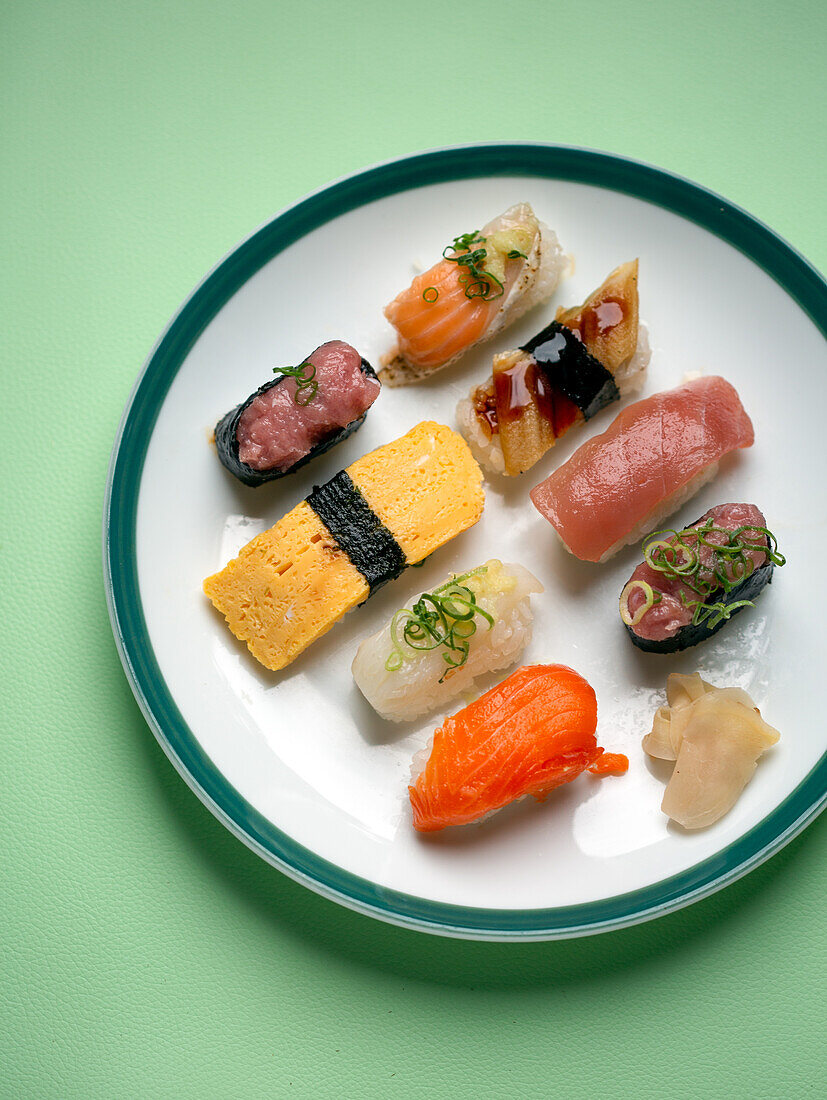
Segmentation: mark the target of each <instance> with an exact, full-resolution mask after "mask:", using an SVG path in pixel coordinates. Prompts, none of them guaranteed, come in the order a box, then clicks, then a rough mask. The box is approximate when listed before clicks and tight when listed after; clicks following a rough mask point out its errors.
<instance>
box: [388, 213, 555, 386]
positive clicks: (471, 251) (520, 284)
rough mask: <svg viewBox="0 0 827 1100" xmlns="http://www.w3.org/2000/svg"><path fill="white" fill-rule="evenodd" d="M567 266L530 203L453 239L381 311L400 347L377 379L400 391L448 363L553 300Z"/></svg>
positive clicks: (394, 351)
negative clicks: (432, 264) (547, 301)
mask: <svg viewBox="0 0 827 1100" xmlns="http://www.w3.org/2000/svg"><path fill="white" fill-rule="evenodd" d="M567 263H568V257H567V256H565V255H564V253H563V250H562V249H561V247H560V242H559V241H558V240H557V236H556V235H555V234H554V233H553V232H552V230H550V229H549V228H548V227H547V226H545V225H543V224H542V222H540V221H538V219H537V217H536V215H535V213H534V211H533V210H532V209H531V206H530V205H529V204H528V203H527V202H521V203H517V204H516V205H515V206H512V207H510V208H509V209H508V210H506V211H505V213H504V214H501V215H500V216H499V217H497V218H494V219H493V220H492V221H490V222H488V224H487V225H485V226H484V227H483V228H482V229H481V230H479V231H475V232H474V233H465V234H462V235H461V236H459V237H456V238H454V242H453V244H452V245H449V246H448V248H446V249H445V252H444V254H443V258H442V259H441V260H439V261H438V262H437V263H436V264H434V266H433V267H431V268H429V269H428V270H427V271H425V272H423V273H422V274H421V275H417V276H416V277H415V278H414V280H413V282H412V283H411V285H410V286H408V287H406V288H405V289H404V290H402V291H400V293H399V294H397V296H396V297H395V298H394V299H393V301H392V302H390V303H389V304H388V305H387V306H386V307H385V316H386V317H387V319H388V320H389V321H390V323H391V324H392V325H393V327H394V329H395V330H396V336H397V343H396V346H395V347H394V348H393V349H392V350H391V351H390V352H389V353H388V355H386V356H385V357H384V359H383V361H382V363H383V369H382V370H381V371H380V372H379V377H380V379H381V380H382V382H385V383H387V384H388V385H390V386H405V385H408V384H410V383H411V382H417V381H419V380H420V379H422V378H427V377H428V376H429V375H431V374H433V373H434V372H435V371H437V370H441V369H442V368H443V367H446V366H448V364H449V363H453V362H454V360H456V359H458V358H459V357H460V356H461V355H464V354H465V352H466V351H468V350H469V349H470V348H472V347H474V346H475V345H477V344H479V343H482V341H484V340H489V339H490V338H491V337H492V336H494V335H495V334H496V333H498V332H500V331H501V330H502V329H504V328H505V327H506V325H510V324H512V322H514V321H516V320H517V318H518V317H521V316H522V315H523V314H524V313H525V312H526V310H529V309H531V308H532V306H536V305H538V304H539V303H540V302H544V301H546V299H548V298H550V297H551V295H552V294H553V293H554V291H555V290H556V288H557V284H558V283H559V282H560V279H561V277H562V275H563V272H564V270H565V268H566V266H567Z"/></svg>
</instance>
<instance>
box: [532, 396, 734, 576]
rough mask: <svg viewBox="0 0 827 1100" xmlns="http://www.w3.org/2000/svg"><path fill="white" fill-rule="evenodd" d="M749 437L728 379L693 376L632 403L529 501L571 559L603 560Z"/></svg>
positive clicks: (707, 477) (649, 527)
mask: <svg viewBox="0 0 827 1100" xmlns="http://www.w3.org/2000/svg"><path fill="white" fill-rule="evenodd" d="M753 439H754V433H753V428H752V422H751V420H750V418H749V417H748V416H747V414H746V412H745V411H744V407H743V405H742V404H741V401H740V399H739V397H738V394H737V393H736V391H735V389H734V388H733V387H732V386H731V385H730V384H729V382H727V381H726V380H725V379H723V378H720V377H718V376H715V375H713V376H711V377H709V378H696V379H695V380H694V381H692V382H687V383H685V384H684V385H683V386H678V387H677V389H674V390H667V391H665V392H664V393H656V394H653V396H652V397H647V398H644V400H643V401H636V402H635V403H634V404H633V405H629V406H628V407H627V408H626V409H624V410H623V411H622V412H621V413H619V414H618V416H616V417H615V419H614V421H613V422H612V423H611V424H610V425H609V427H608V428H607V429H606V431H605V432H603V433H602V434H601V435H597V436H595V437H594V438H593V439H590V440H588V442H586V443H584V444H583V445H582V446H581V447H580V448H578V450H576V451H575V452H574V454H573V455H572V456H571V458H570V459H569V460H568V462H565V463H564V464H563V465H562V466H560V467H558V469H556V470H555V471H554V473H553V474H551V476H550V477H547V478H546V480H545V481H541V482H540V484H539V485H537V486H536V487H535V488H534V489H532V490H531V499H532V502H533V503H534V506H535V507H536V509H537V511H538V512H540V514H541V515H542V516H545V518H546V519H547V520H548V521H549V523H551V524H552V526H553V527H554V528H555V529H556V531H557V533H558V534H559V535H560V538H561V539H562V540H563V543H564V544H565V546H566V547H567V549H569V550H570V551H571V552H572V554H574V556H575V557H577V558H581V559H582V560H583V561H596V562H599V561H605V560H606V559H607V558H609V557H611V556H612V554H614V553H616V552H617V551H618V550H619V549H620V548H621V546H625V545H626V544H627V543H632V542H637V541H638V540H639V539H641V538H642V537H643V536H644V535H645V534H648V532H649V531H652V530H654V528H655V527H657V526H658V525H659V524H660V522H661V520H662V519H664V518H665V517H666V516H668V515H670V513H672V512H674V511H676V510H677V509H678V508H679V507H680V506H681V505H682V504H683V503H684V502H685V501H687V500H689V498H690V497H692V496H694V494H695V493H696V492H697V491H698V489H700V487H701V486H702V485H703V484H705V483H706V482H707V481H709V480H710V479H711V478H712V477H714V476H715V473H716V472H717V469H718V461H719V460H720V459H721V458H723V456H724V455H726V454H728V453H729V452H730V451H734V450H736V449H737V448H739V447H751V446H752V443H753Z"/></svg>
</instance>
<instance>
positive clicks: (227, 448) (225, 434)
mask: <svg viewBox="0 0 827 1100" xmlns="http://www.w3.org/2000/svg"><path fill="white" fill-rule="evenodd" d="M274 370H275V373H276V374H277V375H278V377H277V378H274V379H273V380H272V381H270V382H266V383H265V384H264V385H263V386H261V387H260V388H259V389H257V390H256V392H255V393H254V394H251V395H250V397H248V398H247V400H246V401H244V402H242V403H241V404H240V405H237V406H236V408H234V409H233V410H232V411H231V412H228V413H227V415H226V416H224V417H222V418H221V420H220V421H219V422H218V424H217V425H216V428H215V444H216V447H217V449H218V457H219V458H220V459H221V461H222V463H223V464H224V465H225V466H226V468H227V469H228V470H229V471H230V473H231V474H233V475H234V476H235V477H237V478H238V479H239V481H243V482H244V484H245V485H252V486H255V485H262V484H263V483H264V482H265V481H273V480H275V479H276V478H279V477H284V476H285V474H291V473H293V471H294V470H298V469H299V467H301V466H304V465H305V463H307V462H309V461H310V459H311V458H315V457H316V455H320V454H323V453H324V452H325V451H329V450H330V448H331V447H335V446H336V444H337V443H341V441H342V440H343V439H346V438H347V437H348V436H349V435H350V434H351V433H352V432H355V431H356V429H357V428H358V427H359V426H360V425H361V424H362V422H363V421H364V419H365V417H366V416H367V411H368V409H369V408H370V406H371V405H372V404H373V402H374V401H375V400H376V398H377V397H378V396H379V390H380V389H381V383H380V382H379V379H378V378H377V377H376V374H375V373H374V370H373V368H372V367H371V365H370V363H368V362H367V360H366V359H363V358H362V357H361V355H360V354H359V352H358V351H356V349H355V348H353V347H351V346H350V344H346V343H345V342H344V341H343V340H331V341H329V342H328V343H326V344H322V345H321V347H318V348H316V350H315V351H314V352H312V354H310V355H308V357H307V359H305V360H304V361H303V362H302V363H300V364H299V365H298V366H296V367H276V368H274Z"/></svg>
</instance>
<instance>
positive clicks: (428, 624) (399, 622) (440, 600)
mask: <svg viewBox="0 0 827 1100" xmlns="http://www.w3.org/2000/svg"><path fill="white" fill-rule="evenodd" d="M487 570H488V567H487V566H486V565H481V566H480V567H479V568H478V569H472V570H471V572H470V573H463V574H462V575H461V576H458V577H456V576H455V577H452V578H451V579H450V580H449V581H446V582H445V584H442V585H440V586H439V588H435V589H434V590H433V592H423V593H422V595H421V596H420V597H419V599H418V600H417V601H416V603H415V604H414V605H413V608H412V609H411V610H408V608H406V607H403V608H402V609H401V610H400V611H397V612H396V614H395V615H394V617H393V619H392V620H391V628H390V632H391V652H390V655H389V656H388V659H387V660H386V661H385V668H386V669H387V670H388V672H398V671H399V669H400V668H401V667H402V664H403V662H404V660H405V651H404V648H403V647H405V646H407V648H408V649H413V650H420V651H422V650H432V649H439V648H440V646H444V648H445V652H443V654H442V659H443V660H444V661H445V663H446V665H448V668H446V669H445V671H444V672H443V674H442V676H441V677H440V679H439V682H440V683H442V682H443V681H444V679H445V677H446V676H448V674H449V673H450V672H452V671H453V670H454V669H455V668H460V666H461V665H464V664H465V662H466V661H467V660H468V650H469V647H470V644H471V638H472V637H473V636H474V634H476V632H477V624H476V622H475V621H474V620H475V616H477V615H479V616H481V618H483V619H485V621H486V622H487V623H488V627H487V629H488V630H490V629H491V627H492V626H493V625H494V617H493V615H489V613H488V612H487V611H485V610H483V608H481V607H480V605H479V604H478V603H477V597H476V594H475V593H474V591H473V589H471V588H469V587H468V585H466V584H464V583H463V582H464V581H467V580H468V579H469V578H470V577H474V576H478V575H479V574H481V573H485V572H487ZM400 632H401V637H400Z"/></svg>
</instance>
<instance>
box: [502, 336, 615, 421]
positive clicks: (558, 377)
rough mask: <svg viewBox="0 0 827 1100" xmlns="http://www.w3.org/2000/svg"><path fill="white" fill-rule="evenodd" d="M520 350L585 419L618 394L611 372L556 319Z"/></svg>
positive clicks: (609, 402)
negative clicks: (532, 360) (529, 357)
mask: <svg viewBox="0 0 827 1100" xmlns="http://www.w3.org/2000/svg"><path fill="white" fill-rule="evenodd" d="M521 350H522V351H525V352H527V353H528V354H529V355H531V356H533V358H534V360H535V362H536V363H537V365H538V366H539V367H540V368H541V370H542V371H543V374H544V375H545V377H546V378H547V379H548V382H549V384H550V385H551V386H553V387H554V388H555V389H557V390H559V391H560V393H562V394H564V395H565V396H566V397H567V398H568V399H569V401H573V402H574V404H575V405H576V406H577V407H578V409H580V411H581V412H582V414H583V417H584V419H586V420H589V419H590V418H591V417H593V416H594V415H595V413H599V412H600V410H601V409H603V408H605V407H606V405H609V404H611V402H612V401H616V400H617V399H618V397H620V390H619V389H618V388H617V383H616V382H615V380H614V378H613V377H612V374H611V371H609V370H607V369H606V367H604V366H603V364H602V363H601V362H600V360H599V359H595V357H594V356H593V355H590V354H589V353H588V351H586V347H585V345H584V344H583V343H582V342H581V341H580V340H578V339H577V337H576V336H575V335H574V333H573V332H572V331H571V329H569V328H566V326H565V325H561V324H560V322H559V321H552V322H551V324H550V325H546V327H545V328H544V329H543V331H542V332H538V333H537V335H536V336H535V337H533V338H532V339H531V340H529V341H528V343H527V344H525V345H523V347H522V349H521Z"/></svg>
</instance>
